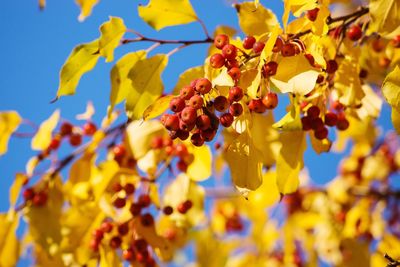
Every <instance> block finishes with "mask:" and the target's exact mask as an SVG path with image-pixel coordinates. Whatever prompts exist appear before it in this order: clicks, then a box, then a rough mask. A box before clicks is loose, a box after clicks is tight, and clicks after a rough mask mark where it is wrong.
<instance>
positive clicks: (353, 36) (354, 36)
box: [347, 25, 362, 41]
mask: <svg viewBox="0 0 400 267" xmlns="http://www.w3.org/2000/svg"><path fill="white" fill-rule="evenodd" d="M347 37H348V38H349V39H350V40H352V41H358V40H360V38H361V37H362V30H361V27H360V26H358V25H353V26H351V27H350V28H349V29H348V30H347Z"/></svg>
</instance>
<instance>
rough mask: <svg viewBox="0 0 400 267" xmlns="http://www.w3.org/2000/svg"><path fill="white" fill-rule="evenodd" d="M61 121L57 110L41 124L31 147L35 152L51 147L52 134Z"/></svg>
mask: <svg viewBox="0 0 400 267" xmlns="http://www.w3.org/2000/svg"><path fill="white" fill-rule="evenodd" d="M59 120H60V111H59V110H56V111H54V113H53V114H52V115H51V116H50V117H49V118H48V119H47V120H45V121H44V122H42V124H40V127H39V130H38V131H37V133H36V134H35V136H34V137H33V138H32V142H31V147H32V149H34V150H45V149H47V148H48V147H49V145H50V142H51V138H52V137H51V134H52V132H53V130H54V128H56V126H57V123H58V121H59Z"/></svg>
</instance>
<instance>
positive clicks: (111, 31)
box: [99, 17, 126, 62]
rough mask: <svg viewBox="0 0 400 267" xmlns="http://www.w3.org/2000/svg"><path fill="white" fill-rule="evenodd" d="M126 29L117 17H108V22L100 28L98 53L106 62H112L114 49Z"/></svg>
mask: <svg viewBox="0 0 400 267" xmlns="http://www.w3.org/2000/svg"><path fill="white" fill-rule="evenodd" d="M125 31H126V27H125V24H124V21H123V20H122V19H121V18H118V17H110V20H109V21H107V22H105V23H103V24H102V25H101V26H100V32H101V36H100V39H99V53H100V55H101V56H103V57H105V58H106V62H111V61H113V60H114V49H115V48H117V46H118V45H119V41H120V40H121V38H122V36H124V34H125Z"/></svg>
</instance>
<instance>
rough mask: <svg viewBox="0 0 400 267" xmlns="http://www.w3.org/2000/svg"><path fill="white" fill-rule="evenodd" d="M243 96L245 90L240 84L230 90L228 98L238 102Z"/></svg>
mask: <svg viewBox="0 0 400 267" xmlns="http://www.w3.org/2000/svg"><path fill="white" fill-rule="evenodd" d="M242 98H243V90H242V88H240V87H238V86H234V87H232V88H231V89H230V90H229V95H228V99H229V101H230V102H238V101H240V100H241V99H242Z"/></svg>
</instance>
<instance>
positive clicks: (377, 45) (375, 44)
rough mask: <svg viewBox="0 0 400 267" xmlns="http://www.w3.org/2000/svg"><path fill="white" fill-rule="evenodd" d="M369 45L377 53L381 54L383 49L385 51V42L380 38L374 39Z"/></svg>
mask: <svg viewBox="0 0 400 267" xmlns="http://www.w3.org/2000/svg"><path fill="white" fill-rule="evenodd" d="M371 44H372V49H373V50H374V51H375V52H377V53H379V52H382V51H383V49H385V42H384V41H383V40H382V38H379V37H377V38H374V39H373V40H372V43H371Z"/></svg>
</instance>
